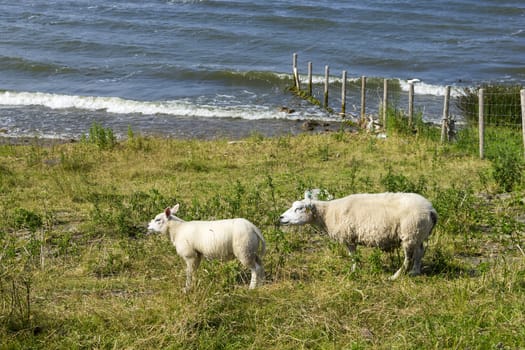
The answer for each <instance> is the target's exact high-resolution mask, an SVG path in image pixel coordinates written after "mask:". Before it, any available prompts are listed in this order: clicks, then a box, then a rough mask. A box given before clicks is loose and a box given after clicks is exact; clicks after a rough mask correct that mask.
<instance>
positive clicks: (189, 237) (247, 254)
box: [148, 204, 266, 292]
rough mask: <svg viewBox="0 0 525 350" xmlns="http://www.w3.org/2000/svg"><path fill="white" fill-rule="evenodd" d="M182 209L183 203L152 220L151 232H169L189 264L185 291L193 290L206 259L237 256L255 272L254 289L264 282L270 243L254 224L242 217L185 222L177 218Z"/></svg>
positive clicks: (253, 278)
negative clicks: (200, 268) (202, 263)
mask: <svg viewBox="0 0 525 350" xmlns="http://www.w3.org/2000/svg"><path fill="white" fill-rule="evenodd" d="M178 210H179V204H177V205H175V206H174V207H173V208H169V207H168V208H166V209H165V211H164V212H163V213H160V214H158V215H157V216H156V217H155V218H154V219H153V220H151V221H150V223H149V225H148V230H149V231H153V232H159V233H163V234H166V233H168V234H169V237H170V240H171V242H172V243H173V245H174V246H175V248H176V250H177V254H178V255H179V256H180V257H182V258H183V259H184V261H185V262H186V286H185V288H184V291H185V292H188V291H189V290H190V289H191V284H192V277H193V273H194V272H195V270H197V268H198V267H199V264H200V262H201V259H202V257H203V256H204V257H206V258H209V259H221V260H232V259H233V258H234V257H236V258H237V259H238V260H239V261H240V262H241V263H242V264H243V265H244V266H245V267H248V268H249V269H250V270H251V281H250V287H249V288H250V289H253V288H255V287H256V286H257V285H258V284H259V283H262V281H263V280H264V268H263V265H262V261H261V258H260V256H262V255H264V253H265V251H266V242H265V240H264V237H263V236H262V234H261V231H260V230H259V229H258V228H257V227H256V226H255V225H254V224H252V223H251V222H249V221H248V220H246V219H242V218H237V219H226V220H215V221H184V220H182V219H180V218H178V217H176V216H175V215H174V214H176V213H177V211H178ZM259 244H260V251H259ZM259 253H260V254H259Z"/></svg>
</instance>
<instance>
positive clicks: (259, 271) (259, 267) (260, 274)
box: [252, 256, 265, 285]
mask: <svg viewBox="0 0 525 350" xmlns="http://www.w3.org/2000/svg"><path fill="white" fill-rule="evenodd" d="M255 276H256V279H257V280H256V282H255V285H258V284H260V283H264V279H265V274H264V267H263V264H262V261H261V259H260V258H259V257H258V256H255ZM252 279H253V270H252Z"/></svg>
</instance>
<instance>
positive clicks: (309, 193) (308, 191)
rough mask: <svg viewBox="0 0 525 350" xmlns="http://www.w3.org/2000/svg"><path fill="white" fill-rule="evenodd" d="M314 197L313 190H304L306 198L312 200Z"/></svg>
mask: <svg viewBox="0 0 525 350" xmlns="http://www.w3.org/2000/svg"><path fill="white" fill-rule="evenodd" d="M312 197H313V194H312V191H311V190H307V191H305V192H304V199H306V200H311V199H312Z"/></svg>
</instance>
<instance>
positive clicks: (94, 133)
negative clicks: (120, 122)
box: [81, 122, 117, 150]
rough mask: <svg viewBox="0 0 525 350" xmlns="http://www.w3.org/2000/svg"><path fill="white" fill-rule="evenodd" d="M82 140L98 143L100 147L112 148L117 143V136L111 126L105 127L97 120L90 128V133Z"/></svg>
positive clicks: (104, 148)
mask: <svg viewBox="0 0 525 350" xmlns="http://www.w3.org/2000/svg"><path fill="white" fill-rule="evenodd" d="M81 140H82V142H85V143H89V144H93V145H96V146H97V147H98V148H99V149H103V150H111V149H113V148H114V147H115V146H116V145H117V138H116V137H115V134H114V133H113V130H111V128H104V127H103V126H102V125H100V124H99V123H97V122H94V123H93V125H92V126H91V128H89V134H88V136H87V137H86V136H85V135H83V136H82V139H81Z"/></svg>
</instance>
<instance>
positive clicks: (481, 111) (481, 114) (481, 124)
mask: <svg viewBox="0 0 525 350" xmlns="http://www.w3.org/2000/svg"><path fill="white" fill-rule="evenodd" d="M483 95H484V91H483V89H479V92H478V106H479V107H478V111H479V116H478V118H479V120H478V126H479V158H480V159H483V158H484V157H485V154H484V146H485V122H484V117H485V115H484V114H485V111H484V96H483Z"/></svg>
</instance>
